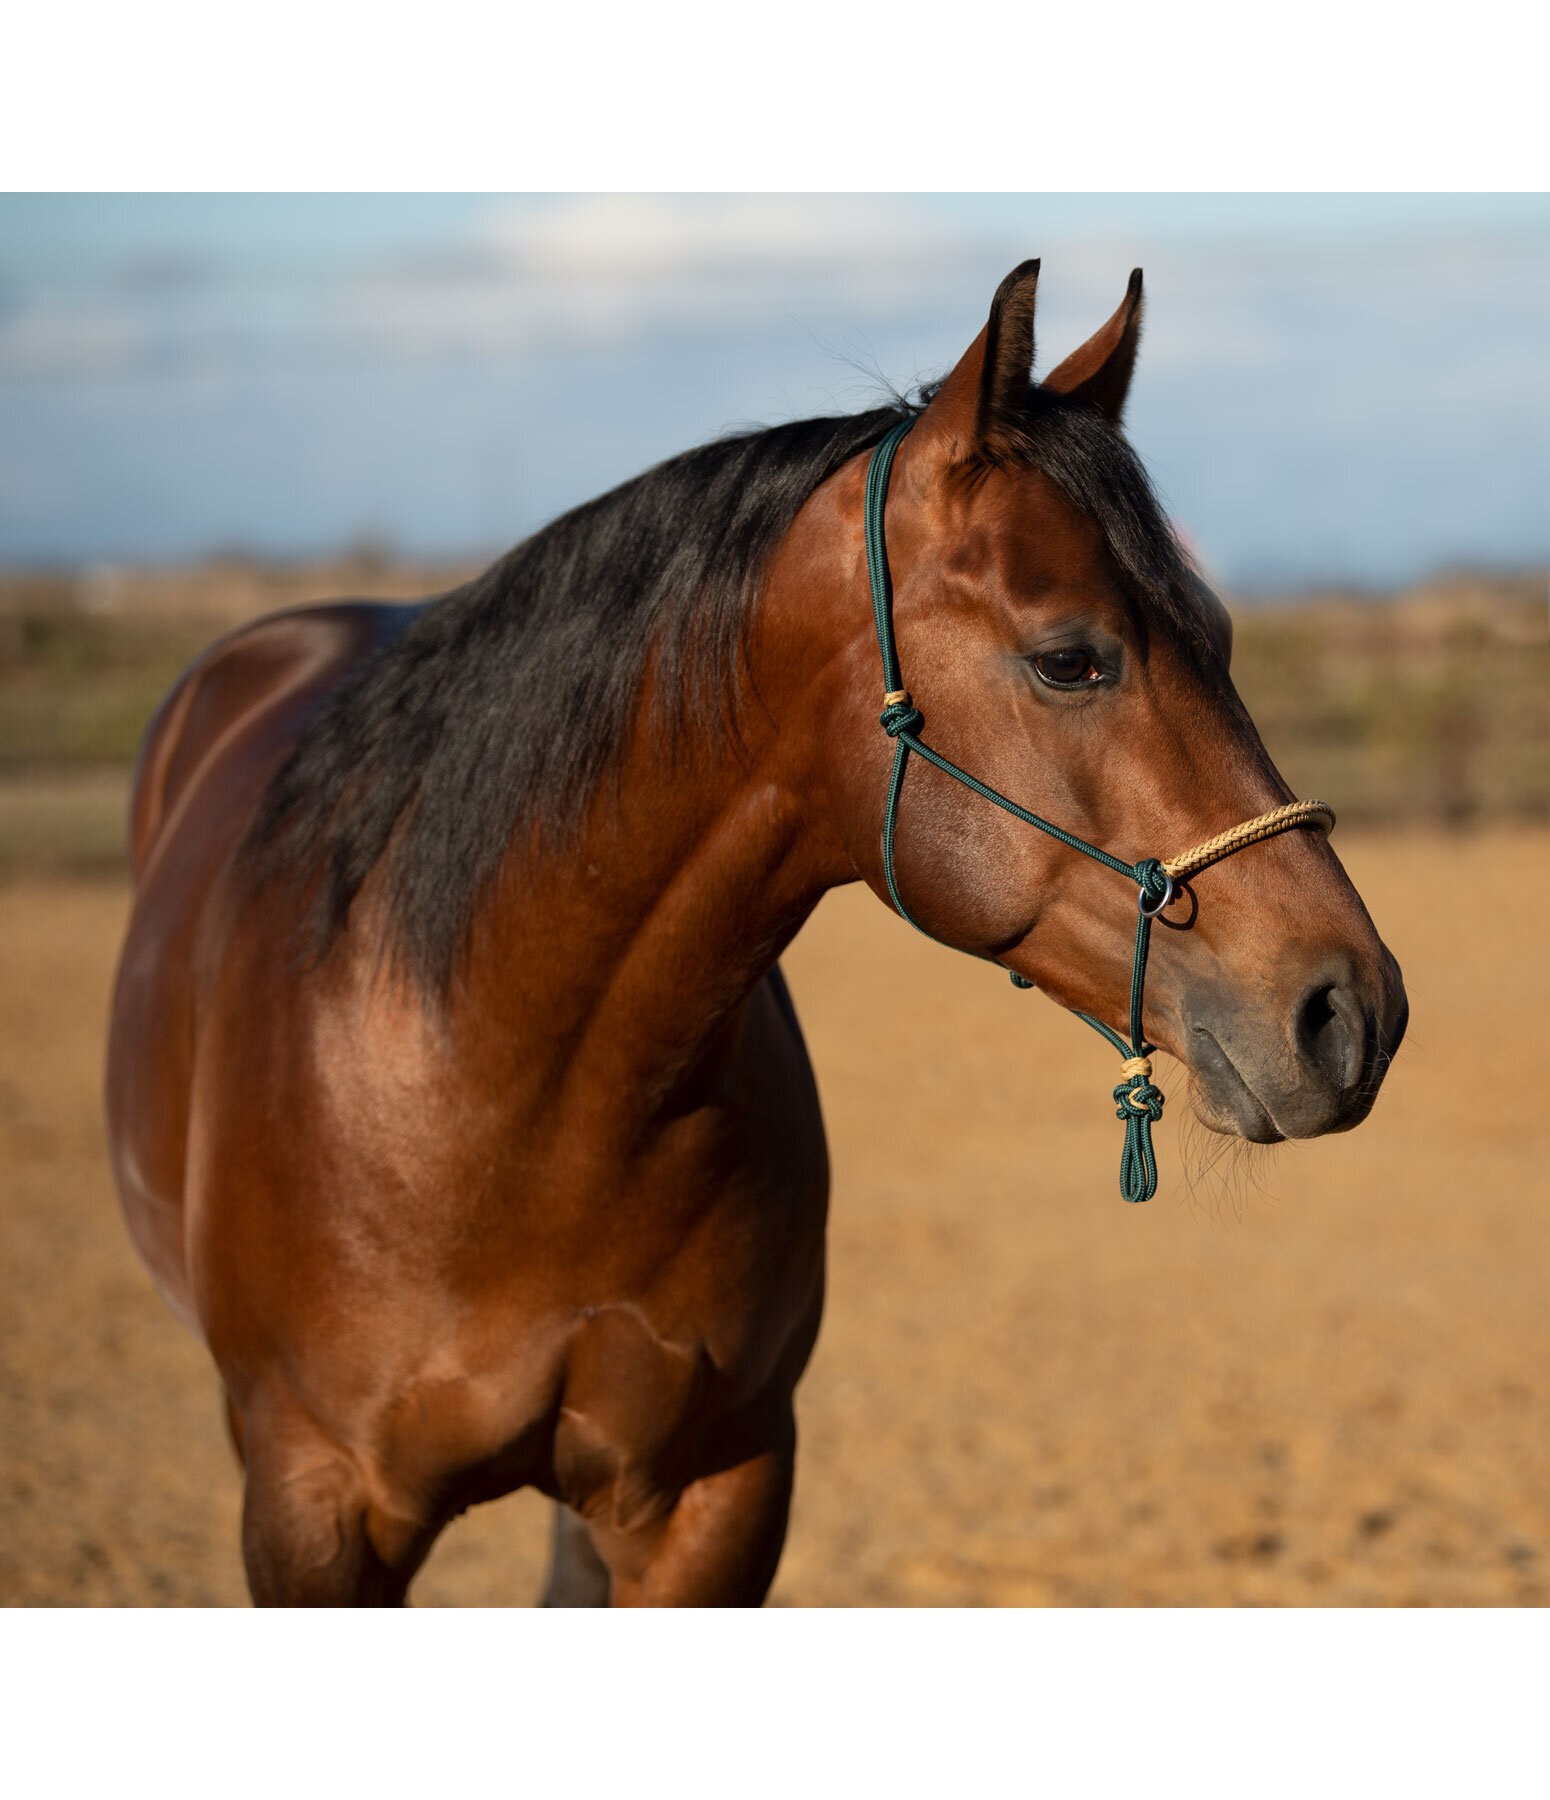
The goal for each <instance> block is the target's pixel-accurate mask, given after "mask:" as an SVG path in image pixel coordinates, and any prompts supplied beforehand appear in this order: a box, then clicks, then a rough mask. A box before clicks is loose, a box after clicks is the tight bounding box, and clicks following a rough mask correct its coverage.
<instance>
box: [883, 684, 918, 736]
mask: <svg viewBox="0 0 1550 1800" xmlns="http://www.w3.org/2000/svg"><path fill="white" fill-rule="evenodd" d="M877 722H878V724H879V725H881V726H882V728H883V730H884V731H886V732H887V733H888V735H889V737H891V738H896V737H897V736H898V735H899V733H900V732H901V731H910V732H915V731H919V730H920V728H921V726H922V725H924V724H925V722H926V721H925V716H924V715H923V714H922V713H918V712H917V711H916V710H915V708H914V706H913V705H912V704H911V703H910V697H909V695H908V694H905V695H904V696H903V698H902V699H899V700H894V699H892V698H890V699H889V702H888V704H887V705H886V706H885V707H884V708H883V710H882V713H881V715H880V716H879V718H878V721H877Z"/></svg>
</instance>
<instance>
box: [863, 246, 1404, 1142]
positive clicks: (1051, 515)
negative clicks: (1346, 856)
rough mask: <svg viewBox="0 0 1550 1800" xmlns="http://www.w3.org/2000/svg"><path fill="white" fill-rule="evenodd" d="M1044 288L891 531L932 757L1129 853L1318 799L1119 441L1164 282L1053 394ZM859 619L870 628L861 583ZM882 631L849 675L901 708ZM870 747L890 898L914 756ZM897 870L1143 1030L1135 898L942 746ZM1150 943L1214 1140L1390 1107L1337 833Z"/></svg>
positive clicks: (1097, 1007)
mask: <svg viewBox="0 0 1550 1800" xmlns="http://www.w3.org/2000/svg"><path fill="white" fill-rule="evenodd" d="M1037 276H1038V265H1037V264H1036V263H1027V264H1024V265H1023V266H1022V267H1021V268H1019V269H1017V270H1015V271H1014V272H1013V273H1012V274H1011V275H1010V276H1008V278H1007V279H1006V281H1005V282H1003V283H1002V285H1001V288H1000V289H999V291H998V292H997V294H996V297H995V302H994V304H993V306H992V309H991V314H990V319H989V322H988V323H987V325H986V327H985V329H984V330H983V331H982V332H981V333H980V335H979V337H978V338H977V339H976V340H975V342H974V344H973V345H972V346H971V347H970V349H969V350H968V352H967V353H966V355H965V356H964V357H963V359H962V361H961V362H960V363H959V364H958V365H957V367H956V368H955V369H954V370H953V371H952V373H951V374H950V375H949V376H948V377H947V378H946V379H945V380H944V381H943V382H942V384H941V385H940V387H939V388H938V389H937V390H936V392H935V394H934V395H933V396H932V398H931V399H930V401H929V404H928V405H927V406H926V407H925V410H924V411H923V412H922V414H921V415H920V417H919V420H918V422H917V423H916V426H915V428H914V430H913V431H912V432H911V433H910V435H909V436H908V437H906V438H905V439H904V441H903V443H902V445H901V447H900V448H899V451H898V454H897V460H896V462H895V465H894V469H893V474H892V480H891V486H890V489H889V493H888V501H887V515H886V529H887V554H888V560H889V563H890V565H891V569H892V578H893V589H894V608H893V616H894V622H895V629H896V633H897V641H898V648H899V657H900V663H901V667H902V679H903V684H904V685H905V686H906V687H907V688H908V689H909V690H910V693H911V695H912V696H913V705H914V707H915V708H917V709H918V710H919V712H920V713H921V715H922V716H923V720H924V723H923V725H922V726H921V727H920V730H921V734H922V737H923V739H924V741H926V742H928V743H929V744H930V745H932V746H933V747H934V748H935V749H936V750H937V751H938V752H940V753H941V754H943V755H944V756H946V757H948V758H950V759H951V760H952V761H953V762H955V763H957V764H958V765H959V766H960V767H962V768H964V769H966V770H968V771H970V772H971V773H972V774H974V775H976V776H978V777H979V778H980V779H981V780H982V781H984V782H986V783H988V784H989V785H990V786H991V787H993V788H996V789H999V790H1000V792H1001V793H1002V794H1004V795H1007V796H1009V797H1010V798H1011V799H1013V800H1015V801H1017V802H1018V803H1019V804H1021V805H1022V806H1024V807H1026V808H1028V809H1029V810H1030V811H1032V812H1035V813H1038V814H1040V815H1042V816H1043V817H1044V818H1045V819H1047V820H1050V821H1051V822H1053V823H1054V824H1056V825H1058V826H1060V827H1062V828H1063V829H1065V830H1066V831H1068V832H1071V833H1073V834H1075V835H1076V836H1078V837H1081V838H1083V839H1086V840H1087V841H1088V842H1090V843H1092V844H1095V845H1098V846H1101V847H1102V848H1103V849H1105V850H1107V851H1109V852H1111V853H1112V854H1114V855H1115V856H1118V857H1120V858H1121V859H1123V860H1124V861H1125V862H1127V863H1130V862H1135V861H1137V860H1138V859H1141V858H1144V857H1158V858H1164V859H1165V858H1168V857H1170V856H1173V855H1175V854H1177V853H1179V852H1182V851H1183V850H1185V849H1186V848H1188V847H1190V846H1192V845H1195V844H1197V843H1199V842H1200V841H1201V840H1203V839H1207V838H1210V837H1212V836H1213V835H1214V834H1216V833H1218V832H1220V831H1222V830H1224V829H1226V828H1227V827H1230V826H1233V825H1236V824H1238V823H1239V822H1241V821H1243V820H1245V819H1248V818H1251V817H1253V816H1255V815H1258V814H1262V813H1265V812H1267V811H1269V810H1270V809H1272V808H1275V807H1278V806H1280V805H1282V804H1283V803H1284V802H1286V801H1287V800H1288V799H1290V798H1291V796H1290V793H1289V790H1288V789H1287V786H1286V784H1285V782H1283V781H1282V779H1281V777H1280V776H1279V775H1278V774H1277V772H1276V770H1275V767H1274V765H1273V764H1272V763H1271V760H1270V758H1269V756H1268V755H1267V754H1266V751H1265V747H1264V745H1263V744H1262V743H1261V742H1260V739H1259V736H1258V733H1257V732H1256V731H1255V729H1254V725H1253V723H1252V721H1251V720H1250V718H1249V716H1248V714H1247V712H1246V711H1245V710H1244V707H1243V704H1242V702H1241V701H1240V700H1239V698H1238V696H1237V693H1236V692H1235V690H1234V688H1233V684H1232V680H1231V678H1230V676H1229V674H1228V661H1229V657H1230V654H1231V645H1232V628H1231V624H1230V621H1229V619H1228V617H1227V613H1226V611H1225V609H1224V608H1223V607H1222V605H1221V603H1220V601H1219V600H1217V599H1216V597H1215V596H1214V595H1213V594H1211V592H1210V591H1209V589H1208V588H1207V587H1206V586H1205V584H1204V583H1203V582H1202V581H1201V580H1200V578H1199V577H1198V576H1197V575H1196V574H1195V573H1194V571H1193V570H1192V569H1191V568H1190V566H1189V564H1188V561H1187V559H1186V557H1185V556H1184V555H1183V553H1182V552H1181V551H1180V549H1179V547H1178V545H1177V543H1176V541H1175V539H1174V537H1173V535H1172V533H1171V531H1170V529H1169V527H1168V525H1167V523H1166V522H1165V520H1164V519H1163V517H1162V515H1161V513H1160V512H1159V510H1158V508H1157V506H1156V504H1155V502H1154V500H1153V498H1152V495H1151V492H1150V489H1149V487H1148V485H1147V481H1146V477H1145V475H1144V474H1143V472H1142V470H1141V468H1140V465H1139V463H1138V462H1137V461H1136V459H1135V457H1134V455H1133V453H1132V451H1131V450H1130V448H1129V446H1128V445H1127V443H1126V442H1125V440H1124V438H1123V437H1122V436H1121V433H1120V429H1119V422H1120V415H1121V411H1122V408H1123V406H1124V402H1125V396H1126V391H1127V389H1128V387H1129V383H1130V376H1131V371H1132V369H1133V367H1134V364H1135V357H1136V347H1137V342H1138V338H1139V333H1140V321H1141V279H1140V271H1139V270H1138V271H1137V272H1136V273H1135V275H1133V276H1132V278H1131V282H1130V288H1129V291H1128V293H1127V294H1126V297H1125V300H1124V302H1123V304H1122V305H1121V306H1120V308H1119V310H1118V311H1117V312H1116V313H1115V314H1114V316H1113V318H1111V319H1110V320H1109V321H1108V323H1107V324H1106V325H1104V326H1103V328H1102V329H1101V330H1100V331H1098V332H1097V333H1096V334H1095V335H1094V336H1093V337H1092V338H1091V339H1090V340H1089V341H1088V342H1087V343H1085V344H1084V345H1083V346H1082V347H1081V348H1080V349H1079V350H1077V351H1076V352H1075V353H1074V354H1073V355H1071V356H1070V357H1068V358H1067V359H1066V361H1065V362H1063V363H1061V364H1060V366H1059V367H1058V368H1056V369H1055V370H1054V371H1053V373H1051V374H1050V375H1048V376H1047V377H1046V378H1045V380H1044V381H1043V383H1042V384H1040V385H1037V386H1035V385H1033V383H1032V381H1031V377H1030V369H1031V366H1032V362H1033V312H1034V292H1035V284H1036V281H1037ZM853 503H854V495H851V496H850V497H849V499H848V501H847V505H849V504H853ZM853 516H854V515H852V517H853ZM855 603H856V606H857V609H858V614H859V615H860V618H864V617H865V613H866V598H865V592H864V590H861V591H858V592H857V593H856V602H855ZM860 618H858V635H857V637H856V639H855V641H854V643H853V644H852V646H851V649H850V652H849V653H848V654H847V655H846V657H845V659H844V661H845V665H846V679H847V685H848V686H850V687H851V689H852V692H853V693H856V692H861V691H866V692H867V696H868V701H869V703H870V710H871V713H872V716H873V717H874V718H875V716H876V698H875V697H880V694H881V686H880V684H879V680H878V673H879V664H878V657H877V645H876V642H875V640H870V639H869V638H867V637H866V635H865V634H864V633H862V632H861V631H860V629H859V626H860ZM857 684H860V685H859V686H858V685H857ZM847 712H849V709H847ZM855 716H856V715H855V714H854V713H851V714H850V717H851V718H854V717H855ZM870 731H871V733H872V735H871V737H870V738H869V739H868V740H867V742H866V744H865V746H864V747H861V746H857V747H856V748H855V753H854V756H853V762H852V766H853V767H855V768H856V770H857V772H858V779H857V780H856V781H855V782H853V783H848V784H847V791H846V792H845V794H844V795H843V796H842V798H841V810H842V812H843V814H844V815H845V817H844V824H843V832H844V836H845V839H846V843H847V848H848V850H849V853H850V855H851V857H852V858H853V860H854V862H855V863H856V866H857V867H858V868H859V869H860V870H861V872H862V873H863V875H864V876H865V878H866V879H867V881H868V882H869V883H870V884H871V886H872V887H873V888H874V889H875V890H877V891H878V892H879V893H880V894H883V895H885V896H886V885H885V875H884V868H883V859H882V856H881V853H880V846H879V815H880V811H881V808H882V805H883V795H884V789H885V786H886V783H887V778H888V763H889V745H888V744H887V741H886V739H885V738H884V737H883V734H882V732H881V731H880V730H878V729H877V727H876V726H875V725H872V726H870ZM848 735H849V733H848V730H847V736H848ZM1337 798H1338V797H1337ZM895 867H896V872H897V879H898V884H899V890H900V893H901V896H902V898H903V899H904V901H905V904H906V906H907V907H908V910H909V912H910V913H911V914H912V915H913V917H914V918H915V919H916V920H917V921H918V922H919V923H920V924H921V925H922V926H923V927H924V928H926V929H927V930H928V931H930V932H931V933H932V934H933V935H934V936H936V937H939V938H942V939H944V940H945V941H947V942H948V943H950V944H954V945H957V946H960V947H961V948H963V949H965V950H969V951H972V952H975V953H977V954H980V955H984V956H989V957H992V958H995V959H997V960H998V961H1000V962H1001V963H1003V964H1004V965H1005V966H1006V967H1007V968H1009V969H1011V970H1013V971H1015V972H1016V973H1018V974H1019V975H1021V976H1023V977H1025V978H1026V979H1027V980H1029V981H1031V982H1032V983H1034V984H1035V985H1036V986H1038V987H1040V988H1042V989H1043V990H1044V991H1045V992H1046V993H1047V994H1049V995H1051V996H1052V997H1053V998H1054V999H1055V1000H1057V1001H1058V1002H1059V1003H1060V1004H1061V1005H1062V1006H1065V1007H1069V1008H1071V1009H1073V1010H1080V1011H1082V1012H1086V1013H1090V1014H1092V1015H1093V1016H1094V1017H1095V1018H1097V1019H1100V1020H1103V1021H1105V1022H1106V1023H1108V1024H1109V1025H1110V1026H1112V1027H1115V1028H1122V1027H1123V1026H1124V1025H1125V1023H1126V1013H1127V1002H1128V996H1129V988H1130V978H1131V951H1132V943H1133V938H1134V930H1135V919H1136V904H1137V889H1136V887H1135V886H1133V885H1130V884H1128V883H1127V882H1126V881H1125V880H1123V879H1121V878H1120V877H1119V876H1117V875H1116V874H1114V873H1112V872H1111V871H1110V870H1108V869H1106V868H1104V867H1102V866H1101V865H1099V864H1096V863H1094V862H1092V861H1090V860H1089V859H1088V858H1086V857H1084V856H1082V855H1080V854H1077V853H1075V852H1073V851H1072V850H1071V849H1069V848H1067V847H1066V846H1064V845H1062V844H1061V843H1059V842H1058V841H1056V840H1054V839H1052V838H1051V837H1049V836H1046V835H1045V834H1043V833H1042V832H1040V831H1037V830H1034V829H1030V828H1029V827H1028V826H1027V825H1026V824H1024V823H1022V822H1020V821H1018V820H1017V819H1015V818H1013V817H1010V816H1009V815H1008V814H1007V813H1005V812H1003V811H1001V810H998V809H997V808H996V807H995V806H993V805H990V804H987V803H986V802H985V801H984V800H982V799H981V798H979V797H978V796H976V795H975V794H973V793H972V792H971V791H969V790H968V789H966V788H965V787H963V786H961V785H960V784H959V783H958V782H957V781H955V780H953V779H952V778H951V777H949V776H947V775H945V774H943V773H942V772H941V771H940V770H938V769H936V768H933V767H930V766H929V765H927V764H925V763H923V762H922V761H921V759H920V758H919V757H918V756H916V757H912V758H911V759H910V762H909V773H908V779H907V780H906V781H905V784H904V789H903V793H902V797H901V803H900V809H899V815H898V835H897V850H896V858H895ZM1151 942H1152V948H1151V957H1150V964H1149V968H1148V973H1147V980H1146V1009H1145V1027H1144V1029H1145V1035H1146V1036H1147V1037H1148V1038H1150V1039H1151V1041H1152V1042H1153V1043H1154V1044H1156V1045H1158V1046H1159V1047H1161V1048H1162V1049H1165V1050H1167V1051H1169V1052H1171V1053H1172V1054H1173V1055H1174V1056H1176V1057H1178V1058H1179V1059H1180V1060H1181V1061H1182V1062H1183V1063H1185V1064H1186V1065H1187V1066H1188V1067H1189V1069H1190V1070H1191V1071H1192V1073H1193V1075H1194V1078H1195V1079H1194V1084H1193V1085H1194V1092H1195V1101H1196V1107H1197V1110H1198V1111H1199V1113H1200V1115H1201V1116H1202V1118H1203V1120H1204V1122H1205V1123H1206V1124H1208V1125H1209V1126H1211V1127H1213V1128H1214V1129H1216V1130H1218V1131H1221V1132H1225V1133H1232V1134H1237V1135H1239V1136H1242V1137H1246V1138H1251V1139H1254V1140H1255V1141H1258V1142H1262V1143H1263V1142H1274V1141H1276V1140H1278V1139H1280V1138H1288V1137H1313V1136H1317V1135H1319V1134H1321V1133H1324V1132H1329V1131H1339V1130H1344V1129H1346V1128H1348V1127H1350V1126H1352V1125H1354V1124H1356V1123H1357V1122H1358V1121H1359V1120H1361V1119H1362V1118H1363V1117H1365V1115H1366V1113H1367V1112H1368V1110H1369V1109H1370V1107H1371V1105H1372V1102H1373V1099H1374V1097H1375V1095H1376V1093H1377V1090H1378V1086H1379V1084H1380V1082H1381V1081H1382V1078H1383V1073H1384V1070H1385V1068H1386V1067H1387V1064H1388V1061H1389V1059H1390V1057H1391V1056H1392V1055H1393V1052H1394V1051H1395V1049H1396V1048H1397V1046H1398V1044H1399V1041H1400V1038H1401V1036H1402V1035H1403V1032H1404V1027H1405V1017H1406V1002H1405V993H1404V987H1403V985H1402V983H1401V980H1400V974H1399V968H1398V965H1397V964H1396V963H1395V961H1394V958H1393V957H1392V956H1391V955H1390V954H1389V952H1388V951H1387V949H1385V947H1384V945H1383V943H1382V941H1381V940H1380V939H1379V937H1378V934H1377V932H1376V931H1375V930H1374V928H1373V924H1372V921H1371V919H1370V918H1369V917H1368V915H1367V911H1366V909H1365V907H1364V906H1363V905H1362V902H1361V900H1360V898H1359V897H1358V896H1357V893H1356V891H1355V889H1354V888H1353V887H1352V885H1351V882H1350V880H1349V879H1348V878H1347V876H1346V874H1345V871H1344V869H1343V868H1342V867H1341V865H1340V862H1339V859H1338V858H1337V857H1336V855H1335V853H1334V851H1333V850H1332V849H1331V848H1330V845H1329V843H1328V841H1327V839H1326V837H1325V835H1324V833H1323V832H1321V831H1318V830H1311V829H1301V830H1293V831H1288V832H1286V833H1285V834H1284V835H1281V836H1278V837H1275V838H1273V839H1270V840H1268V841H1265V842H1260V843H1255V844H1253V845H1251V846H1250V847H1248V848H1247V849H1244V850H1242V851H1240V852H1239V853H1238V854H1236V855H1233V856H1231V857H1229V858H1227V859H1226V860H1223V861H1220V862H1217V863H1215V864H1214V865H1212V866H1210V867H1208V868H1206V869H1204V870H1203V871H1202V872H1200V873H1198V874H1196V875H1193V876H1191V877H1190V878H1188V880H1187V881H1186V883H1185V884H1184V886H1183V888H1182V889H1181V891H1180V892H1179V894H1178V895H1177V896H1176V897H1175V898H1174V900H1173V901H1172V902H1171V904H1169V905H1168V906H1167V907H1166V908H1165V909H1164V910H1163V912H1162V914H1161V916H1160V918H1159V921H1158V927H1157V928H1156V929H1154V930H1153V932H1152V939H1151Z"/></svg>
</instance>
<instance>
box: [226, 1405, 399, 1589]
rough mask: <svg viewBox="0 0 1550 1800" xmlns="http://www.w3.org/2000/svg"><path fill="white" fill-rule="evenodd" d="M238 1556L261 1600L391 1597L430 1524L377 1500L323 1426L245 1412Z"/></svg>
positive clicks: (351, 1461) (344, 1452) (358, 1470)
mask: <svg viewBox="0 0 1550 1800" xmlns="http://www.w3.org/2000/svg"><path fill="white" fill-rule="evenodd" d="M245 1440H246V1441H245V1449H246V1453H247V1454H246V1461H247V1487H246V1491H245V1494H244V1497H243V1508H242V1555H243V1561H244V1563H245V1564H246V1567H247V1576H248V1587H249V1590H250V1591H251V1593H252V1596H253V1600H254V1603H255V1604H256V1605H258V1606H397V1605H401V1604H402V1603H403V1599H404V1594H405V1592H406V1591H407V1589H408V1586H409V1578H410V1576H411V1575H413V1573H414V1571H415V1570H416V1569H417V1568H418V1567H419V1565H420V1563H421V1562H422V1561H423V1560H424V1558H425V1555H426V1553H427V1551H428V1550H429V1548H430V1543H431V1539H432V1537H433V1536H434V1533H433V1532H431V1531H429V1530H426V1529H424V1528H423V1527H422V1526H421V1525H420V1524H419V1522H417V1521H414V1520H406V1519H400V1518H396V1517H393V1516H391V1515H388V1514H385V1513H384V1512H383V1510H382V1508H381V1507H380V1506H376V1505H374V1504H373V1499H372V1495H371V1493H370V1490H369V1487H368V1483H367V1480H366V1477H365V1475H364V1472H363V1471H362V1469H361V1467H360V1465H359V1463H358V1462H357V1461H356V1459H355V1458H354V1457H352V1456H351V1455H350V1454H349V1453H348V1452H347V1451H345V1450H343V1449H341V1448H340V1447H338V1446H337V1445H334V1444H332V1443H330V1442H329V1441H328V1440H327V1439H326V1438H324V1437H323V1436H322V1435H321V1434H320V1433H316V1432H312V1431H306V1432H298V1431H296V1430H295V1429H294V1428H292V1429H287V1430H283V1431H276V1430H273V1429H268V1430H266V1429H265V1428H264V1425H263V1423H262V1422H261V1421H257V1420H254V1419H253V1418H251V1417H250V1418H249V1419H248V1421H247V1429H246V1433H245Z"/></svg>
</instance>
